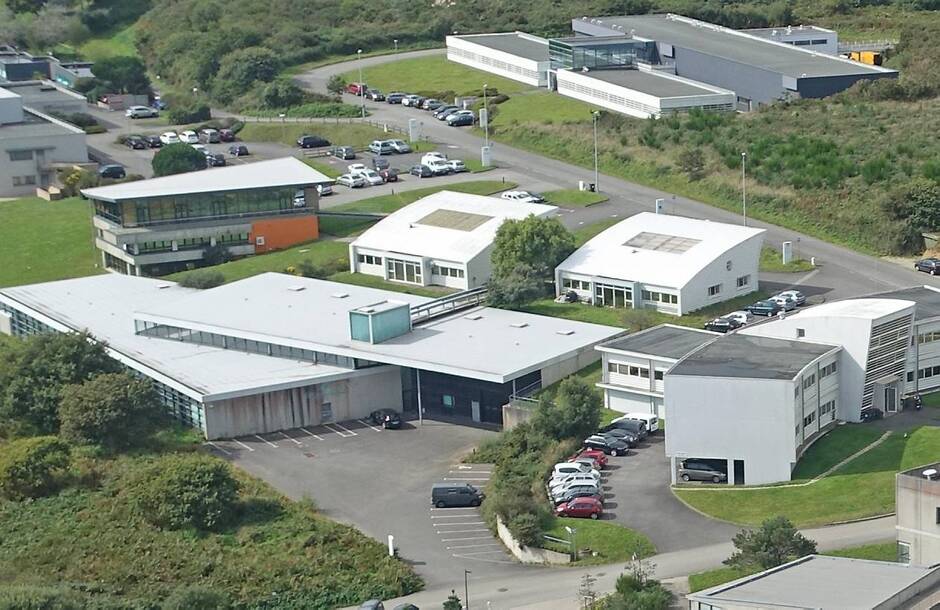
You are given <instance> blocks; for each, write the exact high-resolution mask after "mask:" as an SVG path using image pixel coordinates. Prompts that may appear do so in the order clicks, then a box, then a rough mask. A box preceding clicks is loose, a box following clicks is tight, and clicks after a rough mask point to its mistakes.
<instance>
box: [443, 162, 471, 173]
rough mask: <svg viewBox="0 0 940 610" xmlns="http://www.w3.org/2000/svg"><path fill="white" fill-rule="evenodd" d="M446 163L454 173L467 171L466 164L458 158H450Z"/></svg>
mask: <svg viewBox="0 0 940 610" xmlns="http://www.w3.org/2000/svg"><path fill="white" fill-rule="evenodd" d="M447 164H448V165H450V170H451V171H452V172H454V173H455V174H459V173H460V172H466V171H469V170H467V164H466V163H464V162H463V161H461V160H460V159H451V160H450V161H448V162H447Z"/></svg>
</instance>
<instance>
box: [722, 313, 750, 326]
mask: <svg viewBox="0 0 940 610" xmlns="http://www.w3.org/2000/svg"><path fill="white" fill-rule="evenodd" d="M721 317H722V318H731V319H732V320H737V321H738V322H740V323H741V325H742V326H743V325H745V324H747V323H749V322H750V321H751V320H753V319H754V316H753V315H751V314H750V313H748V312H746V311H732V312H731V313H729V314H726V315H724V316H721Z"/></svg>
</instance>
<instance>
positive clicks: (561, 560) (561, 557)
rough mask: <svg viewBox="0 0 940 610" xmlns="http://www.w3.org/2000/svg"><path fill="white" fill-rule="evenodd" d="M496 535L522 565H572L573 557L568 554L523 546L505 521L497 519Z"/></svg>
mask: <svg viewBox="0 0 940 610" xmlns="http://www.w3.org/2000/svg"><path fill="white" fill-rule="evenodd" d="M496 533H497V535H498V536H499V539H500V540H502V542H503V544H505V545H506V548H507V549H509V552H510V553H512V554H513V556H514V557H515V558H516V559H518V560H519V561H521V562H522V563H542V564H552V565H562V564H566V563H571V556H570V555H568V554H567V553H556V552H555V551H549V550H548V549H539V548H535V547H531V546H522V545H521V544H519V543H518V542H516V539H515V538H513V537H512V534H510V533H509V529H508V528H507V527H506V526H505V525H504V524H503V520H502V519H500V518H499V517H498V516H497V517H496Z"/></svg>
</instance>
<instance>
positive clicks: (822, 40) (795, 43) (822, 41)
mask: <svg viewBox="0 0 940 610" xmlns="http://www.w3.org/2000/svg"><path fill="white" fill-rule="evenodd" d="M784 42H785V43H787V44H792V45H793V46H796V47H808V46H819V45H823V44H826V43H827V42H828V41H827V40H826V39H825V38H814V39H813V40H784Z"/></svg>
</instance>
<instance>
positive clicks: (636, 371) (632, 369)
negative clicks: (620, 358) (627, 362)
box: [630, 366, 640, 377]
mask: <svg viewBox="0 0 940 610" xmlns="http://www.w3.org/2000/svg"><path fill="white" fill-rule="evenodd" d="M630 375H633V376H634V377H639V376H640V367H638V366H631V367H630Z"/></svg>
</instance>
